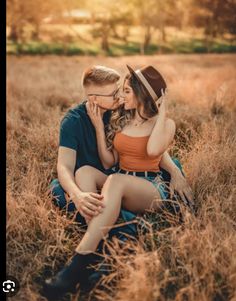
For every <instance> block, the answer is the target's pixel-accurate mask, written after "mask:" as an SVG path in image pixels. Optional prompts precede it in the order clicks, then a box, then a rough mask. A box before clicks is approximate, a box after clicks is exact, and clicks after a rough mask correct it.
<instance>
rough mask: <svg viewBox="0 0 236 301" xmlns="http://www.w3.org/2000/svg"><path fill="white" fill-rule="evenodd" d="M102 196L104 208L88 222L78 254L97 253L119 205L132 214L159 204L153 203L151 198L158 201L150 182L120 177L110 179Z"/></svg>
mask: <svg viewBox="0 0 236 301" xmlns="http://www.w3.org/2000/svg"><path fill="white" fill-rule="evenodd" d="M102 195H103V196H104V203H105V205H106V207H105V208H104V210H103V212H102V213H100V214H99V215H98V216H95V217H94V218H93V219H92V220H91V222H90V223H89V225H88V229H87V231H86V233H85V235H84V237H83V238H82V240H81V242H80V243H79V245H78V247H77V248H76V251H77V252H78V253H84V254H85V253H89V252H94V251H95V250H96V248H97V246H98V244H99V242H100V240H101V239H102V238H103V237H104V236H105V235H106V234H107V233H108V232H109V230H110V228H112V226H113V225H114V224H115V222H116V220H117V218H118V216H119V213H120V208H121V204H122V205H123V206H124V207H125V208H126V209H128V210H131V211H133V212H143V211H144V210H145V209H150V208H155V207H158V203H154V202H153V199H154V198H157V199H160V198H161V197H160V194H159V192H158V191H157V190H156V188H155V187H154V185H153V184H152V183H150V182H148V181H147V180H144V179H141V178H138V177H134V176H129V175H123V174H113V175H111V176H109V177H108V178H107V180H106V182H105V184H104V186H103V189H102Z"/></svg>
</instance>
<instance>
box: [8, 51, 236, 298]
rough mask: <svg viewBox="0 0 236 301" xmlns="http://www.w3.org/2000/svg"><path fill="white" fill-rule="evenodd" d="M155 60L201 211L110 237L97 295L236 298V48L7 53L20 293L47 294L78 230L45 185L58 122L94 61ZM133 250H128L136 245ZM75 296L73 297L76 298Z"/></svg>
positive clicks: (12, 234)
mask: <svg viewBox="0 0 236 301" xmlns="http://www.w3.org/2000/svg"><path fill="white" fill-rule="evenodd" d="M126 63H128V64H130V65H131V66H133V67H134V68H135V67H140V66H141V65H144V64H153V65H154V66H156V67H157V68H158V69H159V70H160V72H161V73H163V75H164V77H165V78H166V79H167V82H168V85H169V104H168V107H169V115H170V116H171V117H172V118H173V119H174V120H175V122H176V124H177V133H176V141H175V144H174V145H173V147H172V148H171V150H170V152H171V154H172V155H175V156H178V157H179V158H180V160H181V162H182V164H183V166H184V170H185V173H186V175H187V177H188V180H189V182H190V185H191V187H192V188H193V191H194V194H195V199H196V206H197V214H196V216H192V215H190V214H189V213H188V212H186V211H185V210H184V209H183V219H184V223H182V224H179V223H177V222H175V221H174V220H173V219H172V220H170V218H169V221H170V222H169V225H168V227H159V220H158V217H157V215H155V214H154V213H150V214H149V215H147V218H146V223H147V224H148V223H149V222H150V224H148V225H149V228H150V231H149V232H148V233H147V234H146V235H141V236H140V240H139V242H138V243H137V242H136V243H134V242H132V243H131V242H130V243H129V244H128V243H127V244H126V245H125V246H123V247H119V245H118V244H117V242H116V241H113V242H112V244H109V248H110V250H111V253H112V254H113V256H112V257H109V258H107V260H108V263H110V264H111V266H112V273H111V274H110V275H109V276H106V277H104V279H102V284H103V289H101V286H100V287H99V286H98V287H97V288H96V289H95V290H94V291H93V292H92V293H91V294H90V298H91V299H97V300H104V301H105V300H106V301H109V300H115V301H127V300H133V301H141V300H145V301H154V300H155V301H156V300H158V301H162V300H188V301H192V300H193V301H198V300H199V301H205V300H206V301H212V300H214V301H219V300H231V301H233V300H234V301H235V300H236V293H235V288H236V256H235V253H236V235H235V227H236V202H235V201H236V156H235V149H236V135H235V129H236V96H235V95H236V68H235V67H236V59H235V56H234V55H202V56H198V55H188V56H185V55H179V56H175V55H172V56H154V57H136V56H135V57H122V58H119V61H118V60H117V59H115V58H103V57H100V58H92V57H78V58H76V57H73V58H69V57H56V56H55V57H54V56H52V57H8V58H7V98H8V100H7V271H8V274H10V275H13V276H15V277H16V278H18V279H19V280H20V283H21V290H20V291H19V293H18V294H17V296H16V297H14V300H30V301H31V300H32V301H34V300H44V298H43V297H41V296H40V294H39V292H38V290H39V288H40V285H41V282H42V278H43V277H45V275H50V274H51V273H55V272H56V271H57V270H58V269H59V268H60V266H62V265H63V264H64V263H65V262H66V261H67V260H68V258H69V257H70V256H71V255H72V254H73V251H74V248H75V246H76V243H77V242H78V241H79V239H80V238H81V235H82V232H81V231H80V230H79V229H78V227H77V226H76V225H75V224H74V222H73V221H72V220H69V219H67V218H66V217H65V216H63V215H58V214H57V212H56V211H55V209H54V208H53V207H52V205H51V202H50V197H48V194H47V188H48V183H49V181H50V180H51V179H52V178H53V177H55V176H56V158H57V147H58V132H59V122H60V120H61V118H62V116H63V115H64V114H65V111H66V110H67V109H68V108H69V107H70V106H73V105H75V104H76V103H78V102H79V101H81V99H82V91H81V87H80V79H81V74H82V71H83V69H84V68H86V67H87V66H89V65H91V64H103V65H107V66H110V67H113V68H116V69H117V70H119V71H120V72H122V74H123V75H124V74H125V73H126V69H125V64H126ZM130 250H132V252H130ZM76 298H77V297H76V296H71V300H76Z"/></svg>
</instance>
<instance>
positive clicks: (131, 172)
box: [116, 168, 161, 178]
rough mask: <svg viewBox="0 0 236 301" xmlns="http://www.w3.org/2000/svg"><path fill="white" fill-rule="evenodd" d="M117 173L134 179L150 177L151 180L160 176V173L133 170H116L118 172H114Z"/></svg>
mask: <svg viewBox="0 0 236 301" xmlns="http://www.w3.org/2000/svg"><path fill="white" fill-rule="evenodd" d="M116 172H117V173H121V174H126V175H132V176H136V177H145V178H147V177H151V178H155V177H156V176H157V175H159V174H161V171H160V170H158V171H147V170H145V171H134V170H125V169H122V168H118V170H117V171H116Z"/></svg>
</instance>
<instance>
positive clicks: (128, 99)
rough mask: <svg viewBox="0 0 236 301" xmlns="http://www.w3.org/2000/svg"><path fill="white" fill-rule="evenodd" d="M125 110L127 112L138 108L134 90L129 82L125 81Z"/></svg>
mask: <svg viewBox="0 0 236 301" xmlns="http://www.w3.org/2000/svg"><path fill="white" fill-rule="evenodd" d="M123 97H124V108H125V110H131V109H136V108H137V98H136V96H135V94H134V91H133V89H132V88H131V86H130V85H129V81H128V80H125V82H124V86H123Z"/></svg>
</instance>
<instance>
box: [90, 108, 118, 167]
mask: <svg viewBox="0 0 236 301" xmlns="http://www.w3.org/2000/svg"><path fill="white" fill-rule="evenodd" d="M87 111H88V115H89V117H90V119H91V121H92V123H93V125H94V127H95V131H96V138H97V146H98V154H99V157H100V160H101V162H102V165H103V167H104V168H105V169H108V168H110V167H112V166H113V165H115V164H116V163H117V161H118V159H117V158H118V156H117V154H116V152H115V150H108V148H107V144H106V135H105V130H104V123H103V120H102V115H101V112H100V109H99V107H98V106H97V105H96V104H93V103H89V104H88V108H87Z"/></svg>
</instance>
